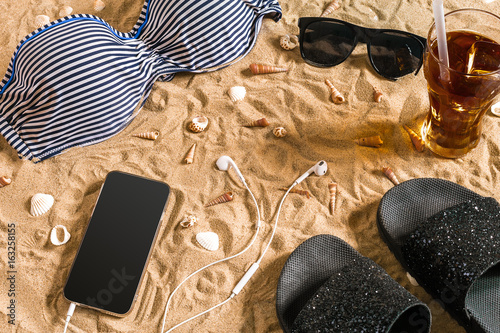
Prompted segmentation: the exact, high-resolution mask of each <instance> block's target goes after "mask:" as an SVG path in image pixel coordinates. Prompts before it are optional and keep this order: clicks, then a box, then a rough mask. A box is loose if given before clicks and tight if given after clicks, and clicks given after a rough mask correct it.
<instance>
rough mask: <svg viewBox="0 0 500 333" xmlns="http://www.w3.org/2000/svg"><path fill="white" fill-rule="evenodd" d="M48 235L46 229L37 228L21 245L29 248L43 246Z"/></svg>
mask: <svg viewBox="0 0 500 333" xmlns="http://www.w3.org/2000/svg"><path fill="white" fill-rule="evenodd" d="M46 236H47V233H46V232H45V231H44V230H42V229H40V230H37V231H35V233H33V234H31V235H28V236H27V237H24V238H23V241H22V242H21V245H22V246H23V247H26V248H28V249H35V248H38V247H41V246H42V245H43V243H44V240H45V237H46Z"/></svg>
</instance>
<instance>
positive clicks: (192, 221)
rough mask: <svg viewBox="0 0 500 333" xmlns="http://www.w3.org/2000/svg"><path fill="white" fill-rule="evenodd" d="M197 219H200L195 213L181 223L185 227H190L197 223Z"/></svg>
mask: <svg viewBox="0 0 500 333" xmlns="http://www.w3.org/2000/svg"><path fill="white" fill-rule="evenodd" d="M196 221H198V219H197V218H196V216H194V215H188V216H186V217H185V218H184V220H182V221H181V222H180V223H179V224H180V225H181V227H183V228H189V227H192V226H193V225H194V224H195V223H196Z"/></svg>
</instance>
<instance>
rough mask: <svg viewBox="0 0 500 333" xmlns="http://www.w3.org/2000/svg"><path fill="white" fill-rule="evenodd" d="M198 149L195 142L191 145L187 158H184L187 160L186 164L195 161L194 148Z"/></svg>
mask: <svg viewBox="0 0 500 333" xmlns="http://www.w3.org/2000/svg"><path fill="white" fill-rule="evenodd" d="M195 149H196V143H194V144H193V146H192V147H191V149H189V151H188V153H187V155H186V158H185V159H184V161H186V164H191V163H193V159H194V150H195Z"/></svg>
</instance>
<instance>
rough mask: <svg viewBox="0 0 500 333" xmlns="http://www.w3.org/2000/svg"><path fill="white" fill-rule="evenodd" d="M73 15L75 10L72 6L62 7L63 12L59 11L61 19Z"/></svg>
mask: <svg viewBox="0 0 500 333" xmlns="http://www.w3.org/2000/svg"><path fill="white" fill-rule="evenodd" d="M71 13H73V8H71V7H70V6H62V7H61V10H59V17H65V16H68V15H71Z"/></svg>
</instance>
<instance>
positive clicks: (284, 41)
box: [280, 35, 299, 50]
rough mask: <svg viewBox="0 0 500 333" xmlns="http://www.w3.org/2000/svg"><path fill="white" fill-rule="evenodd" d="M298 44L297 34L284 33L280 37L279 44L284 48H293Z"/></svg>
mask: <svg viewBox="0 0 500 333" xmlns="http://www.w3.org/2000/svg"><path fill="white" fill-rule="evenodd" d="M297 45H299V38H298V37H297V35H284V36H281V38H280V46H281V47H282V48H283V49H284V50H293V49H294V48H296V47H297Z"/></svg>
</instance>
